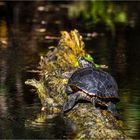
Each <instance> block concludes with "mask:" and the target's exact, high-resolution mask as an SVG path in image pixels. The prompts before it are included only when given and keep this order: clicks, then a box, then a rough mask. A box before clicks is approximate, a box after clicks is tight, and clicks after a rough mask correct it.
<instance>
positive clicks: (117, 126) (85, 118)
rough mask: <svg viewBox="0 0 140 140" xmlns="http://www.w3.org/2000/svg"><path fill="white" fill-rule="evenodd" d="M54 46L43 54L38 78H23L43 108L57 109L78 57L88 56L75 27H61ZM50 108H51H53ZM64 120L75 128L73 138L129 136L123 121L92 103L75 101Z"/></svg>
mask: <svg viewBox="0 0 140 140" xmlns="http://www.w3.org/2000/svg"><path fill="white" fill-rule="evenodd" d="M61 34H62V36H61V39H60V41H59V44H58V46H57V47H51V48H50V50H49V51H48V52H47V54H46V56H41V59H40V63H39V67H38V69H39V70H40V80H39V81H37V80H35V79H29V80H27V81H26V82H25V84H27V85H31V86H33V87H35V88H36V90H37V94H38V97H39V98H40V101H41V104H42V111H49V110H51V113H56V114H57V113H58V115H59V113H60V111H61V108H62V106H63V104H64V103H65V102H66V100H67V99H68V96H67V94H66V92H65V88H66V84H67V81H68V78H69V77H70V75H71V74H72V73H73V72H74V71H75V70H76V69H77V68H78V67H79V65H78V63H77V57H79V56H84V57H87V56H88V57H89V54H87V53H86V52H85V49H84V42H83V40H82V37H81V36H80V34H79V33H78V31H77V30H74V31H71V32H70V33H68V32H66V31H63V32H62V33H61ZM52 110H53V111H52ZM62 117H64V120H68V122H71V123H69V125H72V128H74V129H73V130H71V131H74V133H75V135H74V137H70V138H75V139H128V137H127V136H126V134H125V133H124V129H123V122H122V121H121V120H117V119H116V118H115V117H114V116H113V115H112V114H111V113H110V112H108V111H107V110H102V109H100V108H96V107H94V106H93V105H92V104H91V103H77V104H76V105H75V107H74V108H73V109H72V110H70V111H69V112H67V113H65V114H64V116H62ZM66 122H67V121H66Z"/></svg>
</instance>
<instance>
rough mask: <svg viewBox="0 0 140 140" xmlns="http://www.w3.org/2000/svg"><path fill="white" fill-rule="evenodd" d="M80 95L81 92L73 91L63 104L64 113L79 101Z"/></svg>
mask: <svg viewBox="0 0 140 140" xmlns="http://www.w3.org/2000/svg"><path fill="white" fill-rule="evenodd" d="M79 96H80V93H78V92H76V93H73V94H72V95H71V96H70V97H69V99H68V101H67V102H66V103H65V104H64V105H63V108H62V113H64V112H66V111H68V110H70V109H72V108H73V107H74V105H75V103H76V102H77V101H78V97H79Z"/></svg>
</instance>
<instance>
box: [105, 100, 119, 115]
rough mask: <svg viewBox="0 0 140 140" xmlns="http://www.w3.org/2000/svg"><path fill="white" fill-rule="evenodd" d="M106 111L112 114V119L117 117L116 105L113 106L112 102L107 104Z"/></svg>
mask: <svg viewBox="0 0 140 140" xmlns="http://www.w3.org/2000/svg"><path fill="white" fill-rule="evenodd" d="M107 110H108V111H110V112H111V113H112V114H113V116H114V117H118V113H117V110H116V105H115V104H113V103H112V102H109V103H108V106H107Z"/></svg>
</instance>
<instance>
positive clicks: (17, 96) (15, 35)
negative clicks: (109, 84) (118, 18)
mask: <svg viewBox="0 0 140 140" xmlns="http://www.w3.org/2000/svg"><path fill="white" fill-rule="evenodd" d="M13 4H14V9H13V8H12V5H13ZM43 4H44V3H43V2H40V3H39V2H30V3H28V5H27V4H26V3H18V2H17V3H14V2H13V3H12V4H11V3H10V4H9V3H7V4H6V3H0V13H1V14H0V138H10V139H16V138H23V139H24V138H53V139H56V138H60V139H61V138H67V137H69V136H68V135H71V133H70V128H69V127H68V126H66V125H65V127H64V123H65V122H64V121H63V120H62V119H61V118H59V117H53V118H52V116H48V117H47V118H46V115H45V114H43V113H40V107H41V106H40V102H39V100H38V98H37V96H36V95H35V94H34V93H33V92H32V91H30V88H29V87H27V86H25V84H24V82H25V80H26V79H29V78H33V77H35V78H37V74H35V73H31V72H29V70H31V69H35V68H36V67H37V64H38V62H39V58H40V55H41V54H44V53H45V52H46V50H47V47H48V46H50V45H56V44H57V41H58V40H57V39H58V38H57V37H58V33H59V31H60V30H64V29H66V30H69V29H71V28H72V27H73V28H78V26H76V25H73V24H74V22H71V21H70V20H68V19H67V15H66V11H67V5H66V4H63V5H62V4H61V5H58V6H57V4H58V3H56V5H55V6H54V7H52V5H51V3H49V4H48V5H47V6H46V7H45V10H44V7H42V5H43ZM25 5H26V6H25ZM25 7H26V8H25ZM61 10H62V11H63V12H60V11H61ZM8 11H9V12H8ZM78 29H79V28H78ZM139 29H140V28H138V27H137V28H134V29H127V30H125V32H124V30H118V31H117V34H116V36H115V37H114V38H113V37H111V36H110V35H107V34H99V35H97V36H96V37H95V38H89V39H88V40H85V43H86V46H87V47H86V49H87V51H88V52H89V53H90V54H91V55H93V57H94V58H95V60H96V62H97V63H99V64H106V65H108V66H109V72H110V73H111V74H112V75H113V76H114V77H115V78H116V80H117V83H118V85H119V94H120V98H121V102H120V103H119V104H118V106H117V107H118V111H119V113H120V114H121V116H122V120H123V121H124V122H125V124H126V126H127V129H126V131H127V134H128V135H129V136H131V137H133V138H140V133H139V132H140V71H139V69H140V63H139V62H140V57H139V56H140V47H139V41H140V36H139ZM79 30H80V31H81V33H82V35H85V34H86V33H87V32H83V29H81V28H80V29H79ZM50 35H51V36H52V35H53V36H55V37H54V39H55V40H52V39H48V37H49V36H50Z"/></svg>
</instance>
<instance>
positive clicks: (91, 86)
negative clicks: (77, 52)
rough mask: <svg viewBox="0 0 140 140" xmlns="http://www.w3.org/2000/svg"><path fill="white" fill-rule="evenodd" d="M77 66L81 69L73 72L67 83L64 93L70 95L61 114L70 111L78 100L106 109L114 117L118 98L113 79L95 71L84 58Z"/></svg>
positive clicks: (99, 71)
mask: <svg viewBox="0 0 140 140" xmlns="http://www.w3.org/2000/svg"><path fill="white" fill-rule="evenodd" d="M79 64H80V66H81V68H80V69H78V70H77V71H75V72H74V73H73V74H72V76H71V77H70V79H69V81H68V84H67V88H66V92H68V93H70V94H71V95H70V98H69V99H68V102H66V103H65V104H64V106H63V109H62V112H66V111H68V110H70V109H72V108H73V107H74V105H75V104H76V103H77V102H78V101H79V100H86V101H90V102H92V104H93V105H94V106H96V105H100V106H103V107H105V108H107V110H109V111H110V112H112V113H113V115H114V116H116V115H117V112H116V105H115V104H116V103H117V102H118V101H119V97H118V93H117V91H118V87H117V84H116V82H115V80H114V79H113V77H112V76H111V75H110V74H108V73H106V72H104V71H102V70H100V69H96V68H95V65H94V63H93V62H90V61H88V60H86V59H84V58H80V59H79Z"/></svg>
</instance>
